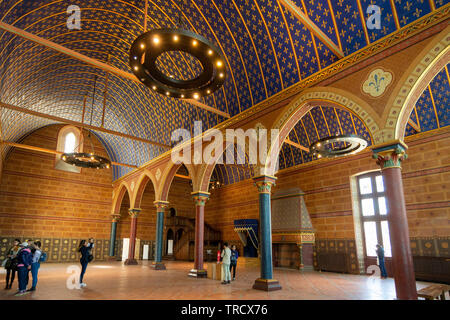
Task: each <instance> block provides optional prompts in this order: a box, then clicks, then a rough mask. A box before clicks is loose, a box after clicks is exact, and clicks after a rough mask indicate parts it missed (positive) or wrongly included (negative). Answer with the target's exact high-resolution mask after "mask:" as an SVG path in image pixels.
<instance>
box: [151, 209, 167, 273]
mask: <svg viewBox="0 0 450 320" xmlns="http://www.w3.org/2000/svg"><path fill="white" fill-rule="evenodd" d="M153 203H154V204H155V206H156V215H157V216H156V248H155V249H156V250H155V261H154V262H153V264H152V267H153V268H154V269H155V270H166V266H165V265H164V263H163V262H162V252H163V233H164V209H165V208H167V206H168V205H169V202H167V201H161V200H158V201H155V202H153Z"/></svg>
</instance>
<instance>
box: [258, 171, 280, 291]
mask: <svg viewBox="0 0 450 320" xmlns="http://www.w3.org/2000/svg"><path fill="white" fill-rule="evenodd" d="M276 179H277V178H275V177H273V176H267V175H265V176H260V177H256V178H253V180H254V181H255V185H256V187H257V188H258V192H259V219H260V228H261V229H260V230H261V232H260V234H261V239H260V247H259V248H260V249H259V252H260V255H261V277H260V278H258V279H256V280H255V283H254V284H253V289H257V290H264V291H274V290H280V289H281V286H280V283H279V282H278V281H277V280H275V279H272V278H273V275H272V270H273V267H272V221H271V219H272V217H271V206H270V192H271V189H272V185H274V184H275V180H276Z"/></svg>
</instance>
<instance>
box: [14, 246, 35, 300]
mask: <svg viewBox="0 0 450 320" xmlns="http://www.w3.org/2000/svg"><path fill="white" fill-rule="evenodd" d="M21 247H22V248H21V250H20V251H19V253H18V255H17V258H18V265H17V269H18V276H19V291H18V292H17V293H16V296H22V295H24V294H25V293H27V285H28V272H29V270H30V269H31V263H32V262H33V255H32V253H31V249H30V248H28V242H24V243H22V244H21Z"/></svg>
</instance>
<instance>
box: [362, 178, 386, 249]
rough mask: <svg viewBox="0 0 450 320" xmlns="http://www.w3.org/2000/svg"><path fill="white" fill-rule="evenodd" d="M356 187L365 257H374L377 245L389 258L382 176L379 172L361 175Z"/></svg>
mask: <svg viewBox="0 0 450 320" xmlns="http://www.w3.org/2000/svg"><path fill="white" fill-rule="evenodd" d="M357 185H358V196H359V205H360V209H361V225H362V230H363V234H364V235H363V238H364V245H365V251H366V255H367V256H368V257H376V255H377V254H376V245H377V244H378V243H379V244H381V245H382V246H383V248H384V254H385V256H386V257H391V256H392V253H391V242H390V238H389V225H388V220H387V206H386V196H385V189H384V184H383V176H382V175H381V172H371V173H367V174H363V175H361V176H359V177H358V183H357Z"/></svg>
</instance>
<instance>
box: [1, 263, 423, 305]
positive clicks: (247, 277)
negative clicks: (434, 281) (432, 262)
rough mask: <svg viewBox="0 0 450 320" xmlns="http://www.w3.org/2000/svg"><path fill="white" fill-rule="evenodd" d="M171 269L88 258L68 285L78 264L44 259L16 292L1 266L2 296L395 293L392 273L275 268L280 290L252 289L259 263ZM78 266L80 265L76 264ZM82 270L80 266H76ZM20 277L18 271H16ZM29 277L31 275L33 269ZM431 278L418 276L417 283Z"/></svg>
mask: <svg viewBox="0 0 450 320" xmlns="http://www.w3.org/2000/svg"><path fill="white" fill-rule="evenodd" d="M165 263H166V266H167V270H162V271H161V270H160V271H156V270H153V269H151V268H149V265H150V264H151V262H149V261H142V262H140V263H139V265H137V266H124V265H123V264H122V263H121V262H93V263H91V264H89V266H88V269H87V272H86V276H85V279H84V280H85V282H86V283H87V287H85V288H83V289H76V288H74V289H69V287H71V286H73V285H72V283H71V279H72V278H74V277H75V273H73V271H71V270H72V269H78V266H79V265H77V264H70V263H58V264H53V263H44V264H42V265H41V269H40V271H39V283H38V289H37V291H35V292H33V293H29V294H26V295H24V296H22V297H15V296H14V293H15V292H16V289H17V286H18V284H17V280H15V282H14V285H13V289H11V290H3V288H4V285H5V280H4V279H5V270H4V269H1V270H0V279H1V280H0V285H1V286H2V287H1V289H0V299H2V300H4V299H24V300H28V299H49V300H51V299H137V300H139V299H161V300H171V299H179V300H182V299H184V300H201V299H217V300H221V299H230V300H241V299H242V300H245V299H255V300H259V299H276V300H280V299H290V300H292V299H296V300H299V299H306V300H313V299H314V300H322V299H333V300H334V299H350V300H351V299H361V300H363V299H388V300H391V299H394V298H395V287H394V281H393V279H391V278H389V279H385V280H381V279H379V278H372V277H370V276H360V275H348V274H338V273H330V272H315V271H308V272H300V271H297V270H289V269H278V268H277V269H275V270H274V278H275V279H277V280H279V282H280V284H281V286H282V287H283V289H282V290H279V291H273V292H263V291H258V290H253V289H251V288H252V285H253V282H254V280H255V279H256V278H257V277H258V275H259V269H258V268H255V267H248V268H243V267H239V265H238V269H237V271H238V273H237V277H236V281H233V282H232V283H231V284H230V285H221V284H220V282H219V281H217V280H211V279H194V278H190V277H188V276H187V273H188V271H189V269H190V268H192V265H193V264H192V262H180V261H165ZM78 270H79V269H78ZM78 272H79V271H78ZM16 279H17V277H16ZM30 281H31V275H30ZM429 284H430V283H427V282H417V288H418V289H420V288H423V287H425V286H427V285H429Z"/></svg>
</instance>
